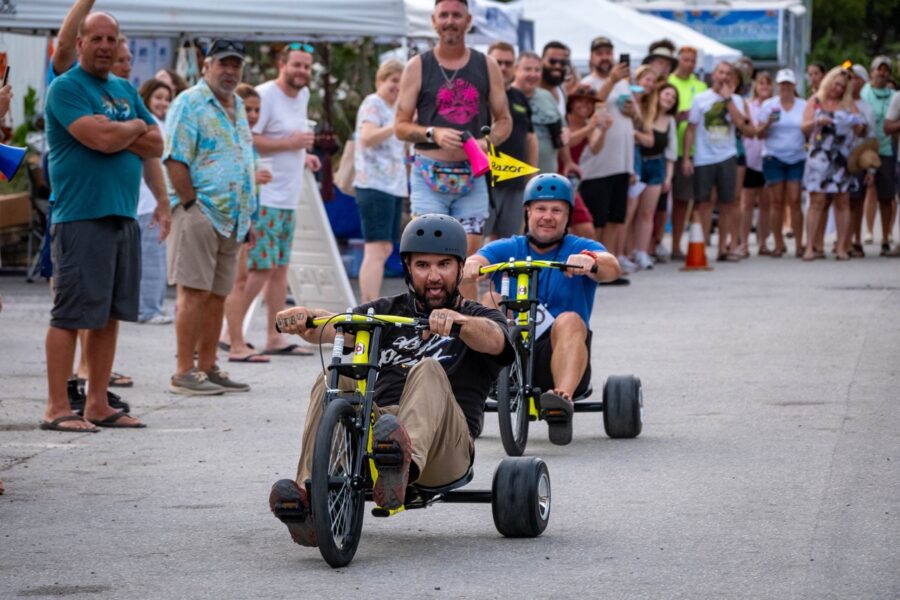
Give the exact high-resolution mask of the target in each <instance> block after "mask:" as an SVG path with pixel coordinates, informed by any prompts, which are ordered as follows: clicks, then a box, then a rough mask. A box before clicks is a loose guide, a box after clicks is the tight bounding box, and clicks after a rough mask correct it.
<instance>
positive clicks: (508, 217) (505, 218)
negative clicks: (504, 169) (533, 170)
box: [484, 42, 538, 240]
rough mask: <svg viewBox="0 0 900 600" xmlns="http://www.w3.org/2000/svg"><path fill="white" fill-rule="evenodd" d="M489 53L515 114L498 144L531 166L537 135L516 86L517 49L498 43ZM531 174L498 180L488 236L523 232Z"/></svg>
mask: <svg viewBox="0 0 900 600" xmlns="http://www.w3.org/2000/svg"><path fill="white" fill-rule="evenodd" d="M488 56H490V57H491V58H493V59H494V60H495V61H497V65H498V66H499V67H500V72H501V73H502V74H503V82H504V83H505V84H506V86H507V89H506V100H507V103H508V104H509V112H510V114H511V116H512V123H513V126H512V132H511V133H510V135H509V137H508V138H506V141H505V142H503V143H502V144H500V145H499V146H497V152H502V153H503V154H506V155H507V156H511V157H513V158H515V159H517V160H520V161H522V162H524V163H526V164H529V165H536V164H537V160H538V156H537V155H538V145H537V137H536V136H535V133H534V126H533V125H532V123H531V107H530V106H529V105H528V98H526V97H525V94H523V93H522V91H521V90H519V89H516V88H514V87H512V84H513V81H514V80H515V72H516V71H515V64H516V51H515V49H514V48H513V47H512V46H511V45H509V44H507V43H506V42H495V43H494V44H491V47H490V48H488ZM527 182H528V178H527V177H516V178H515V179H507V180H505V181H498V182H497V183H496V184H494V187H493V189H492V190H491V193H492V197H491V214H490V216H489V217H488V220H487V222H486V223H485V226H484V233H485V235H486V236H487V237H488V239H491V240H496V239H499V238H504V237H509V236H511V235H515V234H517V233H521V231H522V226H523V225H524V221H523V220H522V191H523V190H524V189H525V184H526V183H527Z"/></svg>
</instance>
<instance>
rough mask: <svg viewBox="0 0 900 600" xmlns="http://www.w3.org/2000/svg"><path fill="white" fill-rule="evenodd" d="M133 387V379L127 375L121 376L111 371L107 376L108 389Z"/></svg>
mask: <svg viewBox="0 0 900 600" xmlns="http://www.w3.org/2000/svg"><path fill="white" fill-rule="evenodd" d="M133 385H134V379H132V378H131V377H129V376H128V375H122V374H121V373H116V372H115V371H113V372H112V373H110V374H109V387H131V386H133Z"/></svg>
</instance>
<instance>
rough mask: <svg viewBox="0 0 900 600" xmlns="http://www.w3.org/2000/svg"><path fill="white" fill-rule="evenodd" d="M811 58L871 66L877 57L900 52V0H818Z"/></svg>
mask: <svg viewBox="0 0 900 600" xmlns="http://www.w3.org/2000/svg"><path fill="white" fill-rule="evenodd" d="M812 20H813V23H812V40H813V44H812V49H811V52H810V55H809V60H819V61H822V62H823V63H825V64H826V65H837V64H840V63H842V62H843V61H845V60H852V61H853V62H855V63H860V64H862V65H865V66H867V67H868V65H869V63H870V62H871V60H872V58H873V57H874V56H877V55H879V54H887V55H888V56H890V57H891V58H894V59H896V58H897V56H898V54H900V39H898V33H900V0H815V1H814V3H813V15H812Z"/></svg>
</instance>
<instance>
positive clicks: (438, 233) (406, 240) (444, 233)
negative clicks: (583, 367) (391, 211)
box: [400, 214, 468, 261]
mask: <svg viewBox="0 0 900 600" xmlns="http://www.w3.org/2000/svg"><path fill="white" fill-rule="evenodd" d="M467 248H468V245H467V241H466V231H465V230H464V229H463V226H462V225H460V224H459V221H457V220H456V219H454V218H453V217H450V216H447V215H439V214H430V215H422V216H419V217H416V218H415V219H413V220H412V221H410V222H409V225H407V226H406V229H404V230H403V235H402V236H401V237H400V256H402V257H404V258H405V257H406V255H407V254H409V253H411V252H417V253H421V254H448V255H450V256H455V257H456V258H458V259H459V260H461V261H464V260H466V250H467Z"/></svg>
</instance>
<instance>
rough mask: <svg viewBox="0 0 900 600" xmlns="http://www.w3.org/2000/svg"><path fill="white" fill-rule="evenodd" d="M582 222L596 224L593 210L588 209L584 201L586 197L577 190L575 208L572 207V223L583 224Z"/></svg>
mask: <svg viewBox="0 0 900 600" xmlns="http://www.w3.org/2000/svg"><path fill="white" fill-rule="evenodd" d="M582 223H590V224H591V225H593V224H594V217H593V215H591V211H589V210H588V207H587V206H586V205H585V203H584V198H582V197H581V194H580V193H578V192H577V191H576V192H575V208H574V209H572V220H571V224H572V225H581V224H582Z"/></svg>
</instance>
